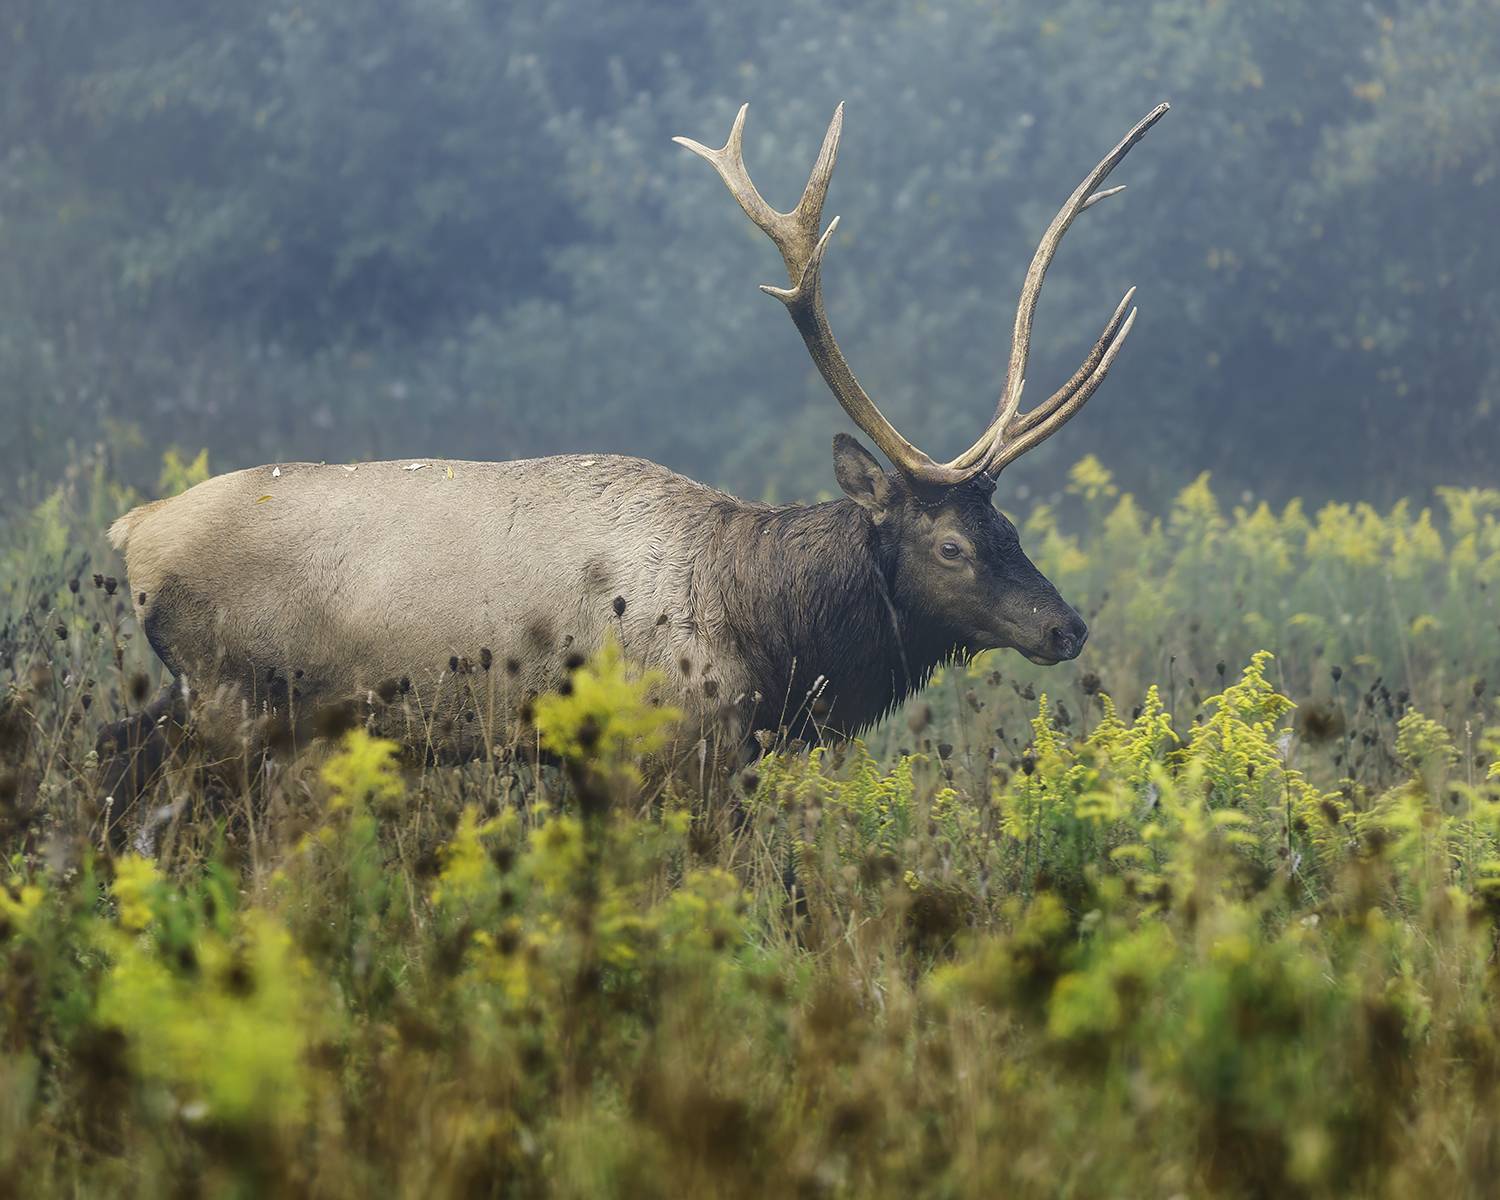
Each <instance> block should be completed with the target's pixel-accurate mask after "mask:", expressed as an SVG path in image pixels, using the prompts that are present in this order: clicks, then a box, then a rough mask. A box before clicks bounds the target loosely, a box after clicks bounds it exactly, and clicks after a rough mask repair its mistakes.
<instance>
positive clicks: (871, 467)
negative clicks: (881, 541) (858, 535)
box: [833, 433, 891, 524]
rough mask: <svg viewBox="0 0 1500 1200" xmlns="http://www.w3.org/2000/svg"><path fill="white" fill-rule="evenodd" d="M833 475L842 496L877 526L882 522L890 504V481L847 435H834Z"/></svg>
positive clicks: (878, 466) (865, 452)
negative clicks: (871, 518)
mask: <svg viewBox="0 0 1500 1200" xmlns="http://www.w3.org/2000/svg"><path fill="white" fill-rule="evenodd" d="M833 475H834V478H835V479H837V480H838V481H839V487H841V488H843V489H844V495H846V496H848V497H849V499H851V500H853V501H854V503H856V504H858V505H859V506H860V507H861V508H863V509H864V510H865V511H866V512H867V513H869V514H870V515H871V516H872V517H874V518H875V522H876V524H879V523H880V522H881V521H883V520H884V519H885V517H886V513H887V512H888V511H889V509H890V504H891V481H890V477H889V476H887V475H886V473H885V472H884V471H883V470H882V469H881V467H880V464H879V463H878V462H876V461H875V456H874V455H873V454H871V453H870V452H869V451H868V450H866V449H865V448H864V447H863V446H861V445H860V444H859V443H858V442H857V441H855V440H854V439H853V438H852V437H850V436H849V435H848V434H847V433H840V434H835V435H834V439H833Z"/></svg>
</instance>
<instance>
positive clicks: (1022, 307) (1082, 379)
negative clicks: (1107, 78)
mask: <svg viewBox="0 0 1500 1200" xmlns="http://www.w3.org/2000/svg"><path fill="white" fill-rule="evenodd" d="M1170 107H1171V106H1170V105H1168V104H1166V103H1162V104H1158V105H1157V106H1156V107H1155V108H1153V109H1152V110H1151V111H1150V112H1149V113H1147V114H1146V115H1145V116H1144V117H1143V118H1141V120H1140V121H1138V122H1137V123H1136V125H1135V126H1134V128H1132V129H1131V130H1130V132H1129V133H1127V134H1126V135H1125V137H1124V138H1122V139H1121V141H1120V143H1119V144H1118V145H1117V146H1115V148H1114V149H1113V150H1111V151H1110V152H1109V153H1108V154H1106V155H1105V156H1104V157H1103V158H1102V159H1100V160H1099V163H1098V165H1096V166H1095V167H1094V169H1093V170H1092V171H1090V172H1089V173H1088V175H1086V176H1085V177H1084V179H1083V182H1082V183H1080V184H1079V185H1078V186H1077V187H1076V188H1074V189H1073V193H1072V195H1070V196H1069V197H1068V199H1067V200H1066V201H1065V202H1064V203H1063V206H1062V208H1060V209H1059V210H1058V212H1057V215H1056V216H1055V217H1053V218H1052V223H1051V224H1050V225H1048V226H1047V231H1046V232H1045V233H1044V234H1043V235H1042V239H1041V241H1040V242H1039V243H1038V244H1037V248H1036V253H1035V254H1034V255H1033V256H1032V259H1031V266H1030V267H1029V268H1028V269H1027V272H1026V278H1025V281H1024V282H1023V283H1022V285H1021V297H1020V300H1019V302H1018V303H1017V305H1016V324H1015V331H1014V333H1013V335H1012V338H1011V352H1010V362H1009V363H1008V365H1007V367H1006V372H1005V383H1004V385H1003V386H1002V388H1001V391H1000V398H999V401H998V402H997V403H996V406H995V415H994V417H993V418H992V419H991V421H990V423H989V425H988V426H987V427H986V428H985V431H984V432H983V433H982V434H981V435H980V436H979V439H978V440H977V441H976V442H975V443H974V444H973V445H972V446H970V447H969V448H968V449H967V450H965V451H964V452H963V453H962V454H960V455H959V456H958V457H957V458H955V459H953V460H952V462H951V463H950V464H949V465H950V466H956V467H963V468H967V467H969V466H972V465H973V464H974V463H976V462H982V463H986V464H987V465H986V467H985V470H986V471H987V472H988V473H989V474H991V475H993V474H995V472H996V471H998V470H999V467H998V466H997V465H996V463H997V461H998V459H999V458H1000V457H1002V456H1003V458H1004V461H1005V462H1012V461H1014V460H1015V458H1016V457H1018V455H1016V454H1011V453H1009V447H1008V445H1007V443H1006V439H1007V438H1010V437H1015V436H1017V435H1022V434H1026V433H1029V432H1030V431H1031V430H1033V429H1035V428H1037V427H1038V426H1039V425H1041V424H1043V423H1044V422H1046V423H1047V428H1048V429H1049V430H1052V429H1056V428H1057V427H1058V426H1060V425H1061V424H1062V423H1063V422H1062V421H1058V422H1057V423H1056V424H1052V423H1050V422H1047V418H1048V417H1049V416H1050V415H1051V414H1052V413H1054V412H1056V411H1058V410H1060V409H1061V408H1062V407H1064V406H1066V405H1069V404H1070V403H1071V400H1072V399H1073V398H1074V396H1075V395H1076V392H1077V391H1078V389H1079V388H1080V387H1087V390H1088V392H1089V393H1092V391H1093V388H1094V387H1097V386H1098V383H1097V381H1096V382H1094V383H1093V384H1092V386H1088V381H1089V380H1091V379H1093V377H1094V373H1095V371H1096V368H1097V367H1098V365H1099V364H1100V362H1101V361H1102V360H1103V359H1104V358H1105V357H1106V356H1107V355H1108V354H1109V351H1110V350H1111V349H1112V347H1113V346H1114V345H1115V344H1116V343H1117V342H1118V340H1119V336H1120V335H1119V334H1118V333H1117V331H1118V330H1119V329H1120V328H1121V326H1120V321H1121V318H1122V315H1123V313H1124V311H1125V308H1126V306H1127V305H1128V304H1129V303H1130V296H1131V295H1133V294H1134V289H1133V288H1132V289H1131V293H1130V294H1129V295H1127V296H1126V297H1125V299H1124V300H1123V301H1122V302H1121V304H1120V307H1119V308H1117V309H1116V310H1115V315H1114V316H1113V317H1112V318H1111V319H1110V322H1109V324H1108V325H1106V326H1105V330H1104V333H1103V334H1102V335H1101V336H1100V338H1099V340H1098V341H1097V342H1096V343H1095V344H1094V347H1093V349H1092V350H1091V351H1090V352H1089V355H1088V357H1087V358H1085V359H1084V362H1083V365H1082V366H1080V367H1079V368H1078V370H1077V371H1075V372H1074V373H1073V377H1072V378H1071V379H1069V380H1068V382H1067V383H1066V384H1064V385H1063V386H1062V387H1061V388H1059V389H1058V391H1056V392H1054V393H1053V394H1052V395H1051V396H1050V397H1049V398H1048V399H1047V400H1046V401H1045V402H1044V403H1042V404H1040V405H1038V406H1037V407H1036V408H1035V409H1033V410H1032V411H1031V412H1029V413H1027V414H1025V415H1024V416H1022V417H1021V418H1020V419H1019V421H1017V416H1016V414H1017V411H1018V410H1019V409H1020V406H1021V388H1022V385H1023V384H1024V383H1025V373H1026V360H1027V358H1028V356H1029V354H1030V351H1031V327H1032V321H1033V319H1034V317H1035V315H1036V305H1037V300H1038V298H1039V297H1040V295H1041V290H1042V281H1043V279H1044V278H1045V277H1046V274H1047V268H1048V267H1050V266H1051V265H1052V259H1053V257H1054V256H1055V255H1056V254H1057V248H1058V246H1059V245H1060V244H1061V243H1062V238H1063V235H1064V234H1065V233H1067V231H1068V228H1069V227H1070V226H1071V225H1072V223H1073V221H1074V219H1075V218H1076V217H1077V216H1078V214H1079V213H1081V212H1083V211H1084V209H1087V208H1091V207H1093V206H1094V205H1095V204H1097V203H1099V201H1101V200H1107V199H1108V198H1109V197H1110V196H1114V195H1117V194H1119V193H1120V192H1122V191H1124V190H1125V188H1124V186H1123V185H1122V186H1119V187H1112V188H1104V189H1102V190H1101V189H1100V188H1099V185H1100V184H1101V183H1103V182H1104V180H1105V179H1106V178H1107V177H1108V176H1109V173H1110V172H1111V171H1113V170H1114V169H1115V167H1117V166H1118V165H1119V164H1120V161H1121V160H1122V159H1123V158H1124V157H1125V156H1126V155H1127V154H1129V153H1130V151H1131V149H1132V148H1133V147H1134V146H1135V144H1136V143H1137V142H1139V141H1140V140H1141V138H1143V137H1144V136H1145V135H1146V133H1147V131H1148V130H1149V129H1150V128H1151V127H1152V126H1153V125H1155V124H1156V122H1157V121H1159V120H1161V118H1162V117H1163V116H1165V115H1166V113H1167V112H1168V110H1169V109H1170ZM1100 378H1102V376H1100ZM1076 411H1077V407H1071V408H1069V410H1068V416H1071V415H1072V414H1073V413H1074V412H1076ZM1064 420H1066V418H1064ZM1040 440H1041V439H1040V438H1036V439H1030V438H1028V439H1027V446H1028V448H1029V447H1030V446H1034V445H1036V444H1037V442H1039V441H1040Z"/></svg>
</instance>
